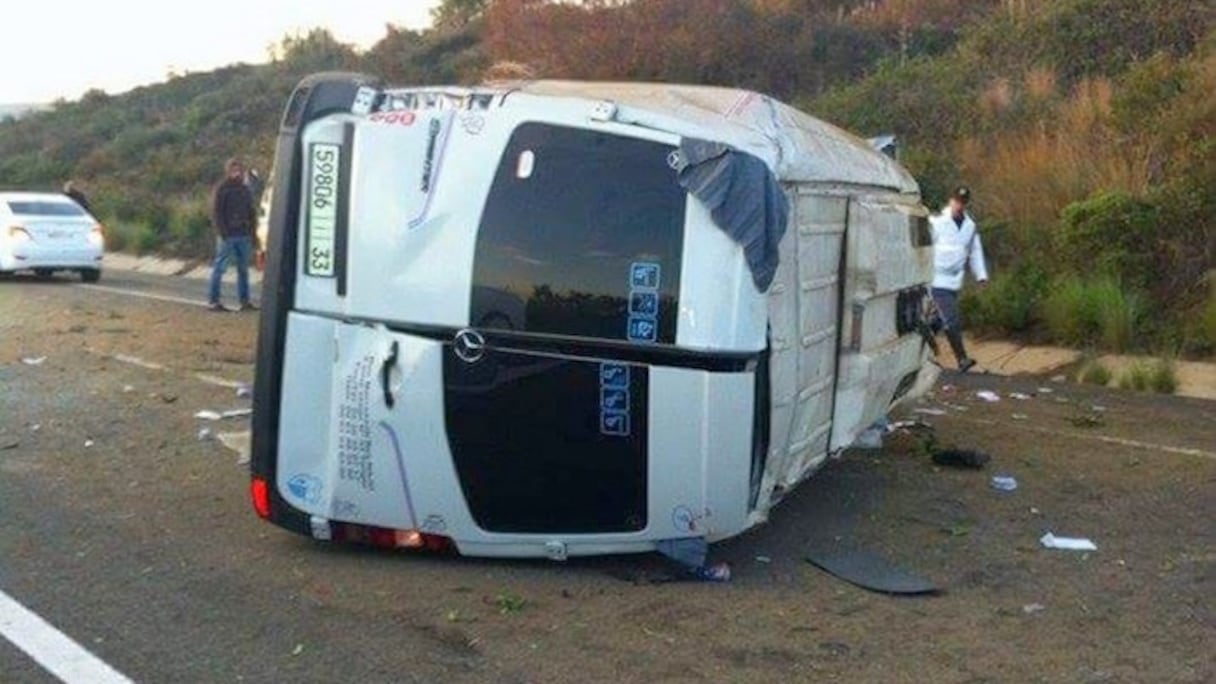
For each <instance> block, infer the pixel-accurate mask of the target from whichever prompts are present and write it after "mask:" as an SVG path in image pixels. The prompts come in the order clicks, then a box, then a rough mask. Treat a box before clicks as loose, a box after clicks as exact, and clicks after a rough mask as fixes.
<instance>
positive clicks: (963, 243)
mask: <svg viewBox="0 0 1216 684" xmlns="http://www.w3.org/2000/svg"><path fill="white" fill-rule="evenodd" d="M970 201H971V191H970V190H969V189H967V188H965V187H961V188H958V189H957V190H955V191H954V193H953V194H951V195H950V204H949V206H947V207H946V208H945V209H944V210H943V211H942V213H941V214H939V215H937V216H934V217H933V219H932V221H931V225H932V227H933V262H934V269H933V303H934V304H936V305H937V313H938V315H939V317H940V320H941V324H942V326H943V327H944V328H945V329H946V339H947V340H949V342H950V349H951V350H953V351H954V358H955V359H956V360H957V361H958V369H959V370H960V371H962V372H964V373H966V372H967V371H969V370H971V368H972V367H973V366H975V360H974V359H972V358H971V357H969V356H967V349H966V348H965V347H964V346H963V325H962V320H961V318H960V317H959V312H958V293H959V290H962V289H963V278H964V274H965V272H966V271H967V270H968V269H970V270H971V275H973V276H974V277H975V280H976V282H978V283H979V284H980V286H981V287H982V286H983V285H985V284H986V283H987V282H988V264H987V263H985V260H984V245H983V243H982V242H980V233H979V228H978V227H977V226H976V225H975V219H973V218H971V214H969V213H967V204H968V203H969V202H970Z"/></svg>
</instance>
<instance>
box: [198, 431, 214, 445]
mask: <svg viewBox="0 0 1216 684" xmlns="http://www.w3.org/2000/svg"><path fill="white" fill-rule="evenodd" d="M214 436H215V435H214V434H213V433H212V432H211V428H199V430H198V441H200V442H207V441H210V440H211V438H212V437H214Z"/></svg>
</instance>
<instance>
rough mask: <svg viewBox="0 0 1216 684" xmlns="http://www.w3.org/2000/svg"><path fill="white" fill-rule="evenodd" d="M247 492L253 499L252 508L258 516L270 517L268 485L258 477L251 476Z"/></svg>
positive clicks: (267, 518)
mask: <svg viewBox="0 0 1216 684" xmlns="http://www.w3.org/2000/svg"><path fill="white" fill-rule="evenodd" d="M249 494H250V497H252V499H253V510H255V511H257V513H258V517H259V518H264V519H266V520H269V519H270V485H268V484H267V483H266V480H263V479H262V478H260V477H255V478H253V481H252V482H251V483H250V485H249Z"/></svg>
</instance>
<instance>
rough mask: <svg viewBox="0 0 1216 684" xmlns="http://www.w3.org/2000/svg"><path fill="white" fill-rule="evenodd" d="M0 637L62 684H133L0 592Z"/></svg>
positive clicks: (49, 624)
mask: <svg viewBox="0 0 1216 684" xmlns="http://www.w3.org/2000/svg"><path fill="white" fill-rule="evenodd" d="M0 636H3V637H4V638H5V639H8V641H9V642H11V643H12V644H13V645H14V646H16V647H17V648H19V649H21V650H22V651H24V652H25V654H26V655H28V656H29V657H30V658H32V659H33V660H34V662H36V663H38V665H40V666H41V667H42V669H44V670H46V671H47V672H50V673H51V674H52V675H54V676H55V677H58V678H59V680H60V681H62V682H64V683H65V684H133V682H132V680H131V679H129V678H128V677H126V676H125V675H123V674H122V673H120V672H119V671H118V670H115V669H114V668H112V667H110V666H109V665H108V664H106V663H105V662H104V661H103V660H101V659H100V658H98V657H97V656H95V655H93V654H92V653H90V652H89V651H88V649H86V648H85V647H83V646H81V645H80V644H78V643H76V642H75V641H73V640H72V639H71V637H69V636H68V635H66V634H64V633H63V632H60V631H59V630H57V629H55V627H54V626H52V625H51V623H49V622H47V621H46V620H43V619H42V618H41V617H39V616H38V615H37V614H36V613H34V612H33V611H31V610H29V609H28V608H26V607H25V606H23V605H21V604H20V603H17V601H16V600H15V599H13V598H12V597H11V596H9V595H8V594H6V593H4V592H3V591H0Z"/></svg>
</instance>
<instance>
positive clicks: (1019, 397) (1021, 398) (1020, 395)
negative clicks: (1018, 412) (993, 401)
mask: <svg viewBox="0 0 1216 684" xmlns="http://www.w3.org/2000/svg"><path fill="white" fill-rule="evenodd" d="M1009 396H1010V397H1012V398H1014V399H1017V400H1019V401H1026V400H1027V399H1029V398H1030V395H1029V394H1023V393H1021V392H1011V393H1010V394H1009Z"/></svg>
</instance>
